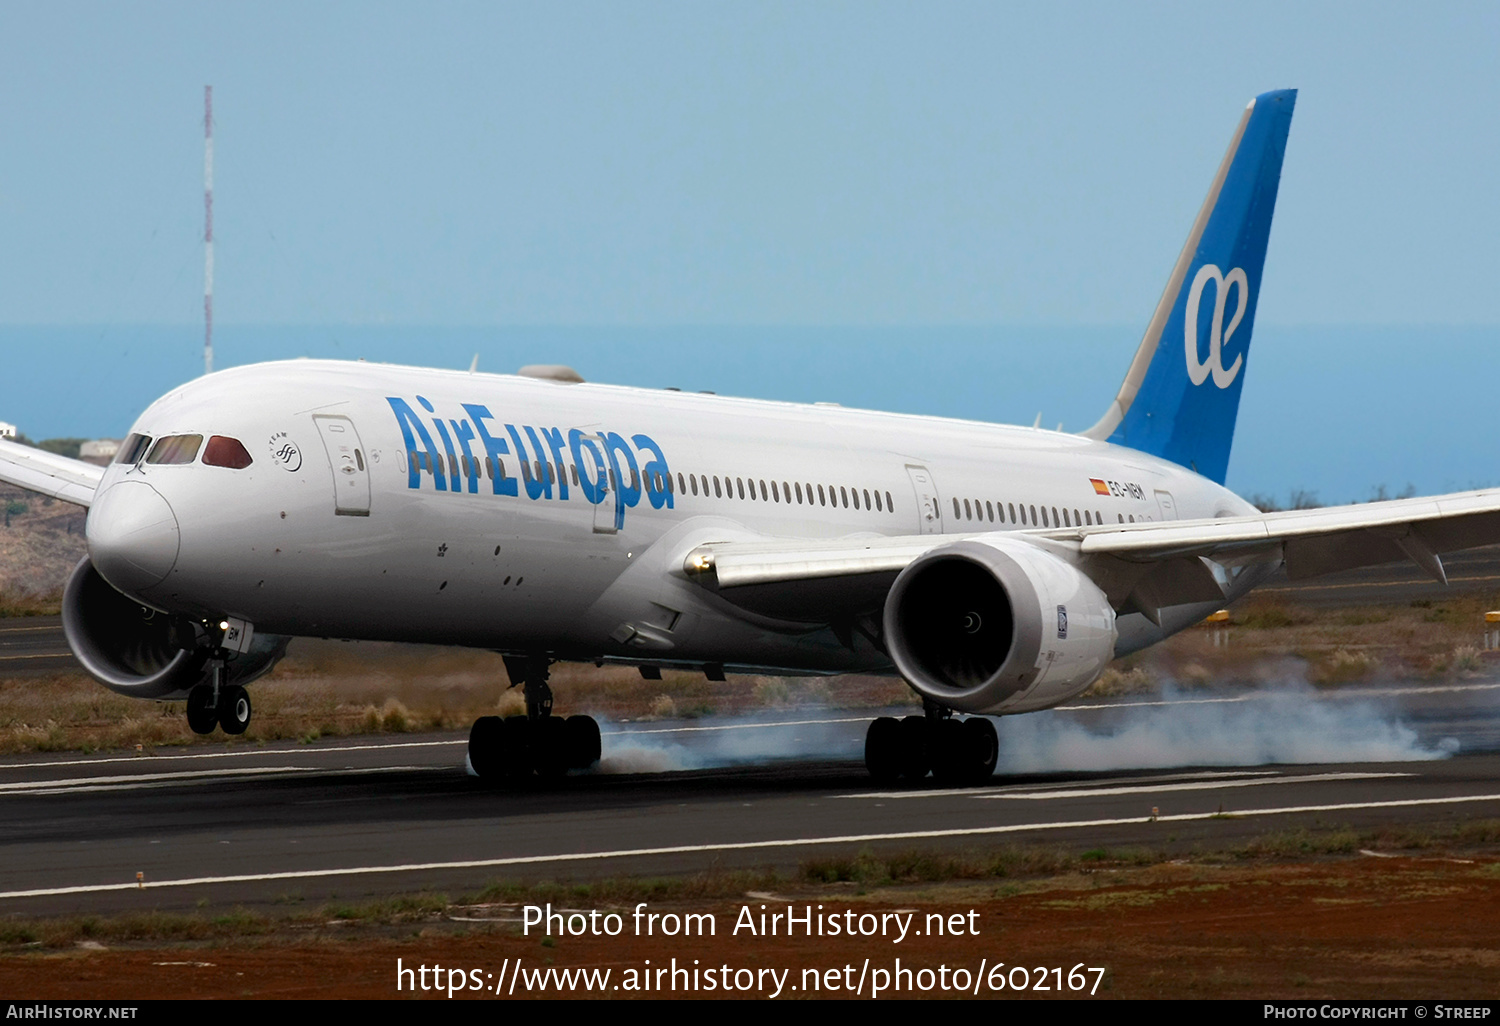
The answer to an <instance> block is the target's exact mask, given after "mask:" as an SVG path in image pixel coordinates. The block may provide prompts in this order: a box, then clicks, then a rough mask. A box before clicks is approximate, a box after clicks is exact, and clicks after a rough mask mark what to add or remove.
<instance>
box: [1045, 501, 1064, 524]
mask: <svg viewBox="0 0 1500 1026" xmlns="http://www.w3.org/2000/svg"><path fill="white" fill-rule="evenodd" d="M1042 519H1043V520H1046V519H1047V511H1046V510H1042ZM1061 523H1062V521H1061V520H1059V519H1057V507H1056V506H1053V507H1052V526H1053V527H1057V526H1059V525H1060V524H1061Z"/></svg>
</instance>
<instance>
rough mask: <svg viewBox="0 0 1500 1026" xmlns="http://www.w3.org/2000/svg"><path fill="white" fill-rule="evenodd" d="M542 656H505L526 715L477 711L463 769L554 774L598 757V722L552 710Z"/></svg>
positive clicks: (482, 774)
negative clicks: (522, 696) (521, 694)
mask: <svg viewBox="0 0 1500 1026" xmlns="http://www.w3.org/2000/svg"><path fill="white" fill-rule="evenodd" d="M549 662H550V661H549V660H548V658H547V657H546V656H545V655H530V656H524V657H521V656H506V657H505V668H506V670H507V671H508V672H509V674H510V678H511V686H512V687H514V686H516V685H517V684H519V685H522V686H523V687H524V689H525V692H524V693H525V695H526V715H525V716H507V717H504V718H503V719H502V718H501V717H499V716H481V717H480V718H479V719H477V720H475V721H474V726H473V727H472V728H470V730H469V768H470V769H472V770H473V771H474V775H475V776H477V777H479V778H480V779H481V780H498V779H500V778H503V777H511V778H523V777H529V776H531V775H532V774H536V775H538V776H542V777H560V776H562V775H563V774H564V773H566V772H567V771H568V770H570V769H588V768H589V767H590V766H592V765H594V764H595V763H597V762H598V761H599V755H600V750H601V747H602V744H601V739H600V736H599V724H598V722H596V721H595V719H594V718H593V717H592V716H569V717H567V718H566V719H563V718H562V717H560V716H553V715H552V688H551V687H550V686H549V685H548V684H547V678H548V676H549V671H548V665H549Z"/></svg>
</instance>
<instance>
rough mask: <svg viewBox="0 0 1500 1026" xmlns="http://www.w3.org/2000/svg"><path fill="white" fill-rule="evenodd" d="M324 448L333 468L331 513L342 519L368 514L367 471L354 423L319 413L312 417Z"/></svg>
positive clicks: (368, 479)
mask: <svg viewBox="0 0 1500 1026" xmlns="http://www.w3.org/2000/svg"><path fill="white" fill-rule="evenodd" d="M313 423H315V424H317V425H318V435H319V436H320V437H321V438H322V439H323V449H324V450H325V451H326V452H327V453H328V463H329V466H331V467H332V468H333V512H334V513H335V514H337V515H338V516H341V517H367V516H369V515H370V471H369V468H368V467H367V466H366V465H365V454H364V450H363V448H362V447H361V446H360V444H359V434H358V433H357V432H356V431H355V430H354V421H352V420H350V419H349V418H348V417H341V416H336V415H333V414H325V413H319V414H315V415H314V416H313Z"/></svg>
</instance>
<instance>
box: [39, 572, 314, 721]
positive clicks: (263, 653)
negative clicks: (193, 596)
mask: <svg viewBox="0 0 1500 1026" xmlns="http://www.w3.org/2000/svg"><path fill="white" fill-rule="evenodd" d="M62 621H63V633H64V635H66V637H67V639H68V647H69V648H71V649H72V650H73V655H74V656H75V657H77V659H78V661H79V662H80V663H82V664H83V668H84V669H85V670H87V671H88V672H89V675H90V676H92V677H93V678H94V679H95V680H97V681H98V682H99V683H101V684H103V685H104V686H105V687H107V688H109V689H110V690H111V691H117V692H119V693H120V694H122V695H130V696H132V697H134V698H182V697H185V696H186V695H187V693H188V691H189V690H191V689H192V688H193V687H194V686H195V685H198V684H207V683H211V682H212V676H211V672H210V670H209V668H208V660H209V656H210V655H211V654H212V653H213V651H214V636H213V635H212V633H211V631H209V630H207V629H205V625H203V624H199V623H195V622H194V621H192V620H189V619H187V618H185V617H177V616H170V615H168V614H166V613H162V612H158V611H157V610H154V609H150V608H148V607H146V606H143V605H141V604H140V603H139V602H137V601H136V600H135V599H132V598H130V597H129V596H127V595H124V594H122V593H120V592H119V591H117V590H116V589H115V588H114V586H113V585H111V584H110V583H109V582H108V581H106V580H105V579H104V578H103V577H102V576H100V574H99V571H97V570H95V569H94V565H93V564H92V563H91V562H90V561H89V559H88V557H86V556H85V557H84V558H83V560H81V561H80V562H79V564H78V565H77V566H76V567H74V568H73V573H72V575H71V576H70V577H69V578H68V584H67V587H66V588H65V589H64V590H63V602H62ZM290 640H291V639H290V638H286V637H282V636H280V635H274V634H256V635H254V637H253V638H252V640H251V645H250V650H249V651H248V652H244V653H238V654H230V655H229V656H228V657H227V658H226V661H225V665H224V671H225V672H224V674H223V676H222V678H221V681H220V683H221V684H247V683H249V682H250V681H252V680H254V679H255V678H257V677H259V676H261V675H262V674H264V673H266V672H268V671H269V670H270V669H271V667H273V666H275V665H276V662H277V660H279V659H280V658H281V657H282V656H283V655H285V654H286V646H287V642H288V641H290Z"/></svg>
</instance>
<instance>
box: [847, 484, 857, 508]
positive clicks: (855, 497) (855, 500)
mask: <svg viewBox="0 0 1500 1026" xmlns="http://www.w3.org/2000/svg"><path fill="white" fill-rule="evenodd" d="M849 491H851V492H853V493H854V508H855V509H859V489H858V488H851V489H849Z"/></svg>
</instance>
